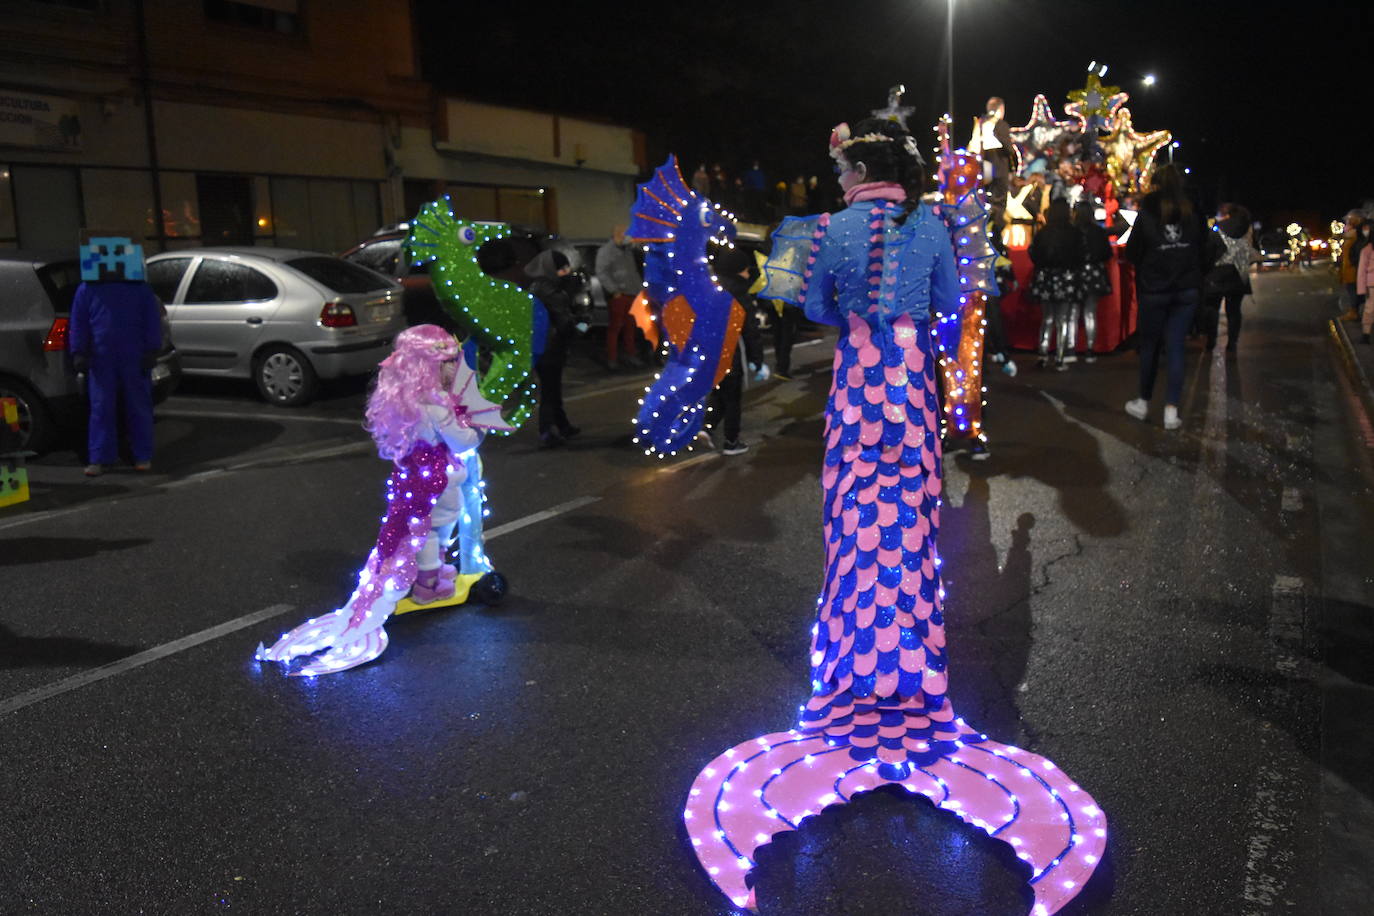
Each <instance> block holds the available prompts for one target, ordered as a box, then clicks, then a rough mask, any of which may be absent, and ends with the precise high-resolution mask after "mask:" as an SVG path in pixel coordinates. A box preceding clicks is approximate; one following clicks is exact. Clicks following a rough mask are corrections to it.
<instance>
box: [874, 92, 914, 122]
mask: <svg viewBox="0 0 1374 916" xmlns="http://www.w3.org/2000/svg"><path fill="white" fill-rule="evenodd" d="M905 92H906V87H905V86H903V85H902V84H900V83H898V84H897V85H896V86H893V87H892V88H891V89H889V90H887V107H886V108H875V109H873V111H872V115H873V117H875V118H883V119H884V120H887V121H896V122H897V123H898V124H900V125H902V130H906V129H907V126H906V119H907V118H908V117H910V116H911V113H912V112H914V111H915V110H916V109H915V108H912V107H911V106H910V105H903V104H902V95H903V94H904V93H905Z"/></svg>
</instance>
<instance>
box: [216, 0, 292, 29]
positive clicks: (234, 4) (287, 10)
mask: <svg viewBox="0 0 1374 916" xmlns="http://www.w3.org/2000/svg"><path fill="white" fill-rule="evenodd" d="M204 6H205V18H206V19H209V20H210V21H211V22H222V23H225V24H226V25H238V26H244V27H245V28H250V29H261V30H263V31H264V32H277V33H278V34H281V35H299V34H301V31H302V29H301V13H300V4H299V3H298V2H296V0H204Z"/></svg>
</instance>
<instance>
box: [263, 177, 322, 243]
mask: <svg viewBox="0 0 1374 916" xmlns="http://www.w3.org/2000/svg"><path fill="white" fill-rule="evenodd" d="M271 184H272V216H273V218H274V221H275V222H276V229H277V244H278V245H280V246H281V247H283V248H304V249H307V250H309V249H312V248H314V247H315V237H314V235H313V234H312V233H311V225H312V224H311V222H310V192H309V182H307V181H306V180H305V179H304V178H273V179H272V182H271Z"/></svg>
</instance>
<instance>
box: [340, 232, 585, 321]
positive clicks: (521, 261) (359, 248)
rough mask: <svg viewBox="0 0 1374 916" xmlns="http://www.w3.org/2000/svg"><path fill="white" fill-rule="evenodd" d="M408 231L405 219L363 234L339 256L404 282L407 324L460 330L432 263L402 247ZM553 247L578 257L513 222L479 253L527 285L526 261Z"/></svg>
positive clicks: (494, 269) (482, 260) (498, 271)
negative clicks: (412, 257) (438, 289)
mask: <svg viewBox="0 0 1374 916" xmlns="http://www.w3.org/2000/svg"><path fill="white" fill-rule="evenodd" d="M408 235H410V227H409V226H408V225H407V224H405V223H401V224H399V225H397V226H387V227H385V228H383V229H380V230H378V232H377V234H376V235H374V236H372V238H370V239H364V240H363V241H361V242H359V243H358V244H357V245H354V246H353V247H352V248H350V249H348V250H347V251H345V252H344V253H343V254H341V255H339V257H341V258H343V259H344V260H345V261H351V262H353V263H354V264H359V265H361V266H363V267H368V268H371V269H372V270H375V271H377V272H378V273H380V274H382V275H383V276H386V277H390V278H391V279H393V280H395V281H396V282H397V283H400V284H401V287H402V289H403V294H402V302H403V305H404V308H405V316H406V324H407V325H408V326H411V327H414V326H415V325H417V324H437V325H439V326H440V327H442V328H447V329H448V330H449V331H459V330H460V329H459V327H458V325H457V323H456V322H455V321H454V320H453V318H451V317H450V316H449V314H448V312H446V311H445V310H444V307H443V306H442V305H440V304H439V300H438V297H436V296H435V295H434V283H433V281H432V280H431V279H430V277H429V264H428V263H424V262H421V263H420V264H412V263H409V260H408V259H407V258H405V257H404V256H403V255H402V251H401V249H402V246H403V245H404V244H405V240H406V237H407V236H408ZM552 246H557V247H559V248H560V249H561V250H563V251H564V253H566V254H569V257H570V259H574V260H575V259H576V257H577V255H576V252H575V251H574V250H573V246H571V245H568V244H565V243H562V242H559V241H558V240H557V238H556V237H555V236H551V235H547V234H545V233H541V232H539V231H538V230H535V229H531V228H529V227H526V226H512V227H511V235H510V236H509V237H508V238H504V239H498V240H497V241H494V242H488V243H486V244H485V245H483V246H482V248H481V250H479V251H478V253H477V258H478V263H479V264H480V265H481V267H482V269H483V270H484V271H486V272H487V273H488V274H490V275H491V276H493V277H499V278H501V279H503V280H507V281H509V282H512V283H517V284H519V285H520V286H521V287H527V286H529V284H530V278H529V277H527V276H525V272H524V267H525V265H526V264H528V263H529V262H530V261H532V260H534V258H535V256H536V255H538V254H539V252H541V251H543V250H544V249H545V248H549V247H552ZM592 261H593V262H594V261H595V252H594V251H593V252H592ZM591 267H592V264H591V263H590V262H589V263H588V265H587V270H588V272H591ZM604 314H605V303H604V301H603V303H602V315H603V316H604Z"/></svg>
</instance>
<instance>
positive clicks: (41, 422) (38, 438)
mask: <svg viewBox="0 0 1374 916" xmlns="http://www.w3.org/2000/svg"><path fill="white" fill-rule="evenodd" d="M0 398H14V399H15V400H16V401H18V402H19V450H20V451H33V452H46V451H47V450H48V449H50V448H52V446H53V443H54V442H55V441H56V439H57V423H56V422H55V421H54V420H53V416H52V412H51V411H50V410H48V405H47V403H46V402H45V401H44V400H43V398H42V396H40V395H39V394H38V392H36V391H34V390H33V389H32V388H30V387H29V386H28V385H26V384H24V383H23V382H21V381H19V380H17V379H8V378H0Z"/></svg>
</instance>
